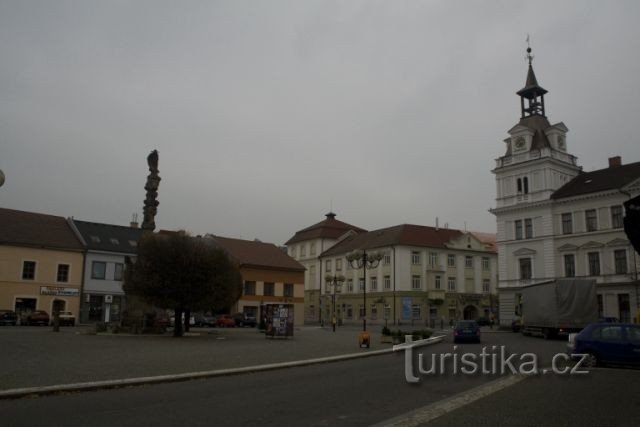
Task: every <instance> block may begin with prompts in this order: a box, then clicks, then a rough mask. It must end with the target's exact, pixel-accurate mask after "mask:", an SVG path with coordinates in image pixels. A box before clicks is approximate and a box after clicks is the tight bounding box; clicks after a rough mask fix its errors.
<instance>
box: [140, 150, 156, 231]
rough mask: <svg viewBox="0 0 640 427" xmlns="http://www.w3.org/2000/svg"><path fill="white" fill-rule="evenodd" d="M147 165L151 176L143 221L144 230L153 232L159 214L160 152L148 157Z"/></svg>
mask: <svg viewBox="0 0 640 427" xmlns="http://www.w3.org/2000/svg"><path fill="white" fill-rule="evenodd" d="M147 164H148V165H149V172H150V173H149V175H148V176H147V184H146V185H145V186H144V189H145V190H147V196H146V198H145V199H144V208H143V209H142V213H143V217H144V218H143V220H142V226H141V227H140V228H142V229H143V230H146V231H153V230H155V228H156V223H155V217H156V214H157V213H158V205H159V204H160V202H158V200H156V199H157V198H158V186H159V185H160V179H161V178H160V176H159V175H158V172H159V171H158V150H153V151H152V152H151V154H149V156H147Z"/></svg>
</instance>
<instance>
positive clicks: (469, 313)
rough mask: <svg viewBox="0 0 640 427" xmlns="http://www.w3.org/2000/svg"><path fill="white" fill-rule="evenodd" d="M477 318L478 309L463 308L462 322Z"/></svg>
mask: <svg viewBox="0 0 640 427" xmlns="http://www.w3.org/2000/svg"><path fill="white" fill-rule="evenodd" d="M477 318H478V309H477V308H476V307H475V306H473V305H468V306H466V307H465V308H464V320H476V319H477Z"/></svg>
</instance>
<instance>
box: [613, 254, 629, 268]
mask: <svg viewBox="0 0 640 427" xmlns="http://www.w3.org/2000/svg"><path fill="white" fill-rule="evenodd" d="M613 259H614V261H615V266H616V274H627V251H626V250H625V249H619V250H617V251H613Z"/></svg>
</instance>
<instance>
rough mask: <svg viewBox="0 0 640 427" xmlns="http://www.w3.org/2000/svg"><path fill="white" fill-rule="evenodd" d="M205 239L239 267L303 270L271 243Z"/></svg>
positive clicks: (215, 238)
mask: <svg viewBox="0 0 640 427" xmlns="http://www.w3.org/2000/svg"><path fill="white" fill-rule="evenodd" d="M207 238H210V239H211V240H212V241H213V242H214V243H215V244H216V245H217V246H218V247H220V248H222V249H224V250H225V251H226V252H227V253H228V254H229V255H230V256H231V257H232V258H234V259H235V260H236V261H237V262H238V263H239V264H240V266H251V267H262V268H268V269H275V270H290V271H304V270H305V268H304V266H302V264H300V263H299V262H298V261H296V260H294V259H293V258H291V257H290V256H289V255H287V254H286V253H285V252H284V251H283V250H282V249H280V248H278V247H277V246H276V245H274V244H273V243H263V242H259V241H251V240H242V239H232V238H228V237H220V236H213V235H207Z"/></svg>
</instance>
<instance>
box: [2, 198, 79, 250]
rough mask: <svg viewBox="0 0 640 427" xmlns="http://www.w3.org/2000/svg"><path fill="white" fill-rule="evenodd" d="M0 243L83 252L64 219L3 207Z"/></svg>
mask: <svg viewBox="0 0 640 427" xmlns="http://www.w3.org/2000/svg"><path fill="white" fill-rule="evenodd" d="M0 243H2V244H16V245H26V246H37V247H42V248H52V249H71V250H82V249H83V246H82V243H81V242H80V240H79V239H78V238H77V237H76V235H75V233H74V232H73V230H72V229H71V226H70V225H69V223H67V220H66V219H65V218H63V217H61V216H54V215H46V214H41V213H35V212H25V211H17V210H13V209H4V208H0Z"/></svg>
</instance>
